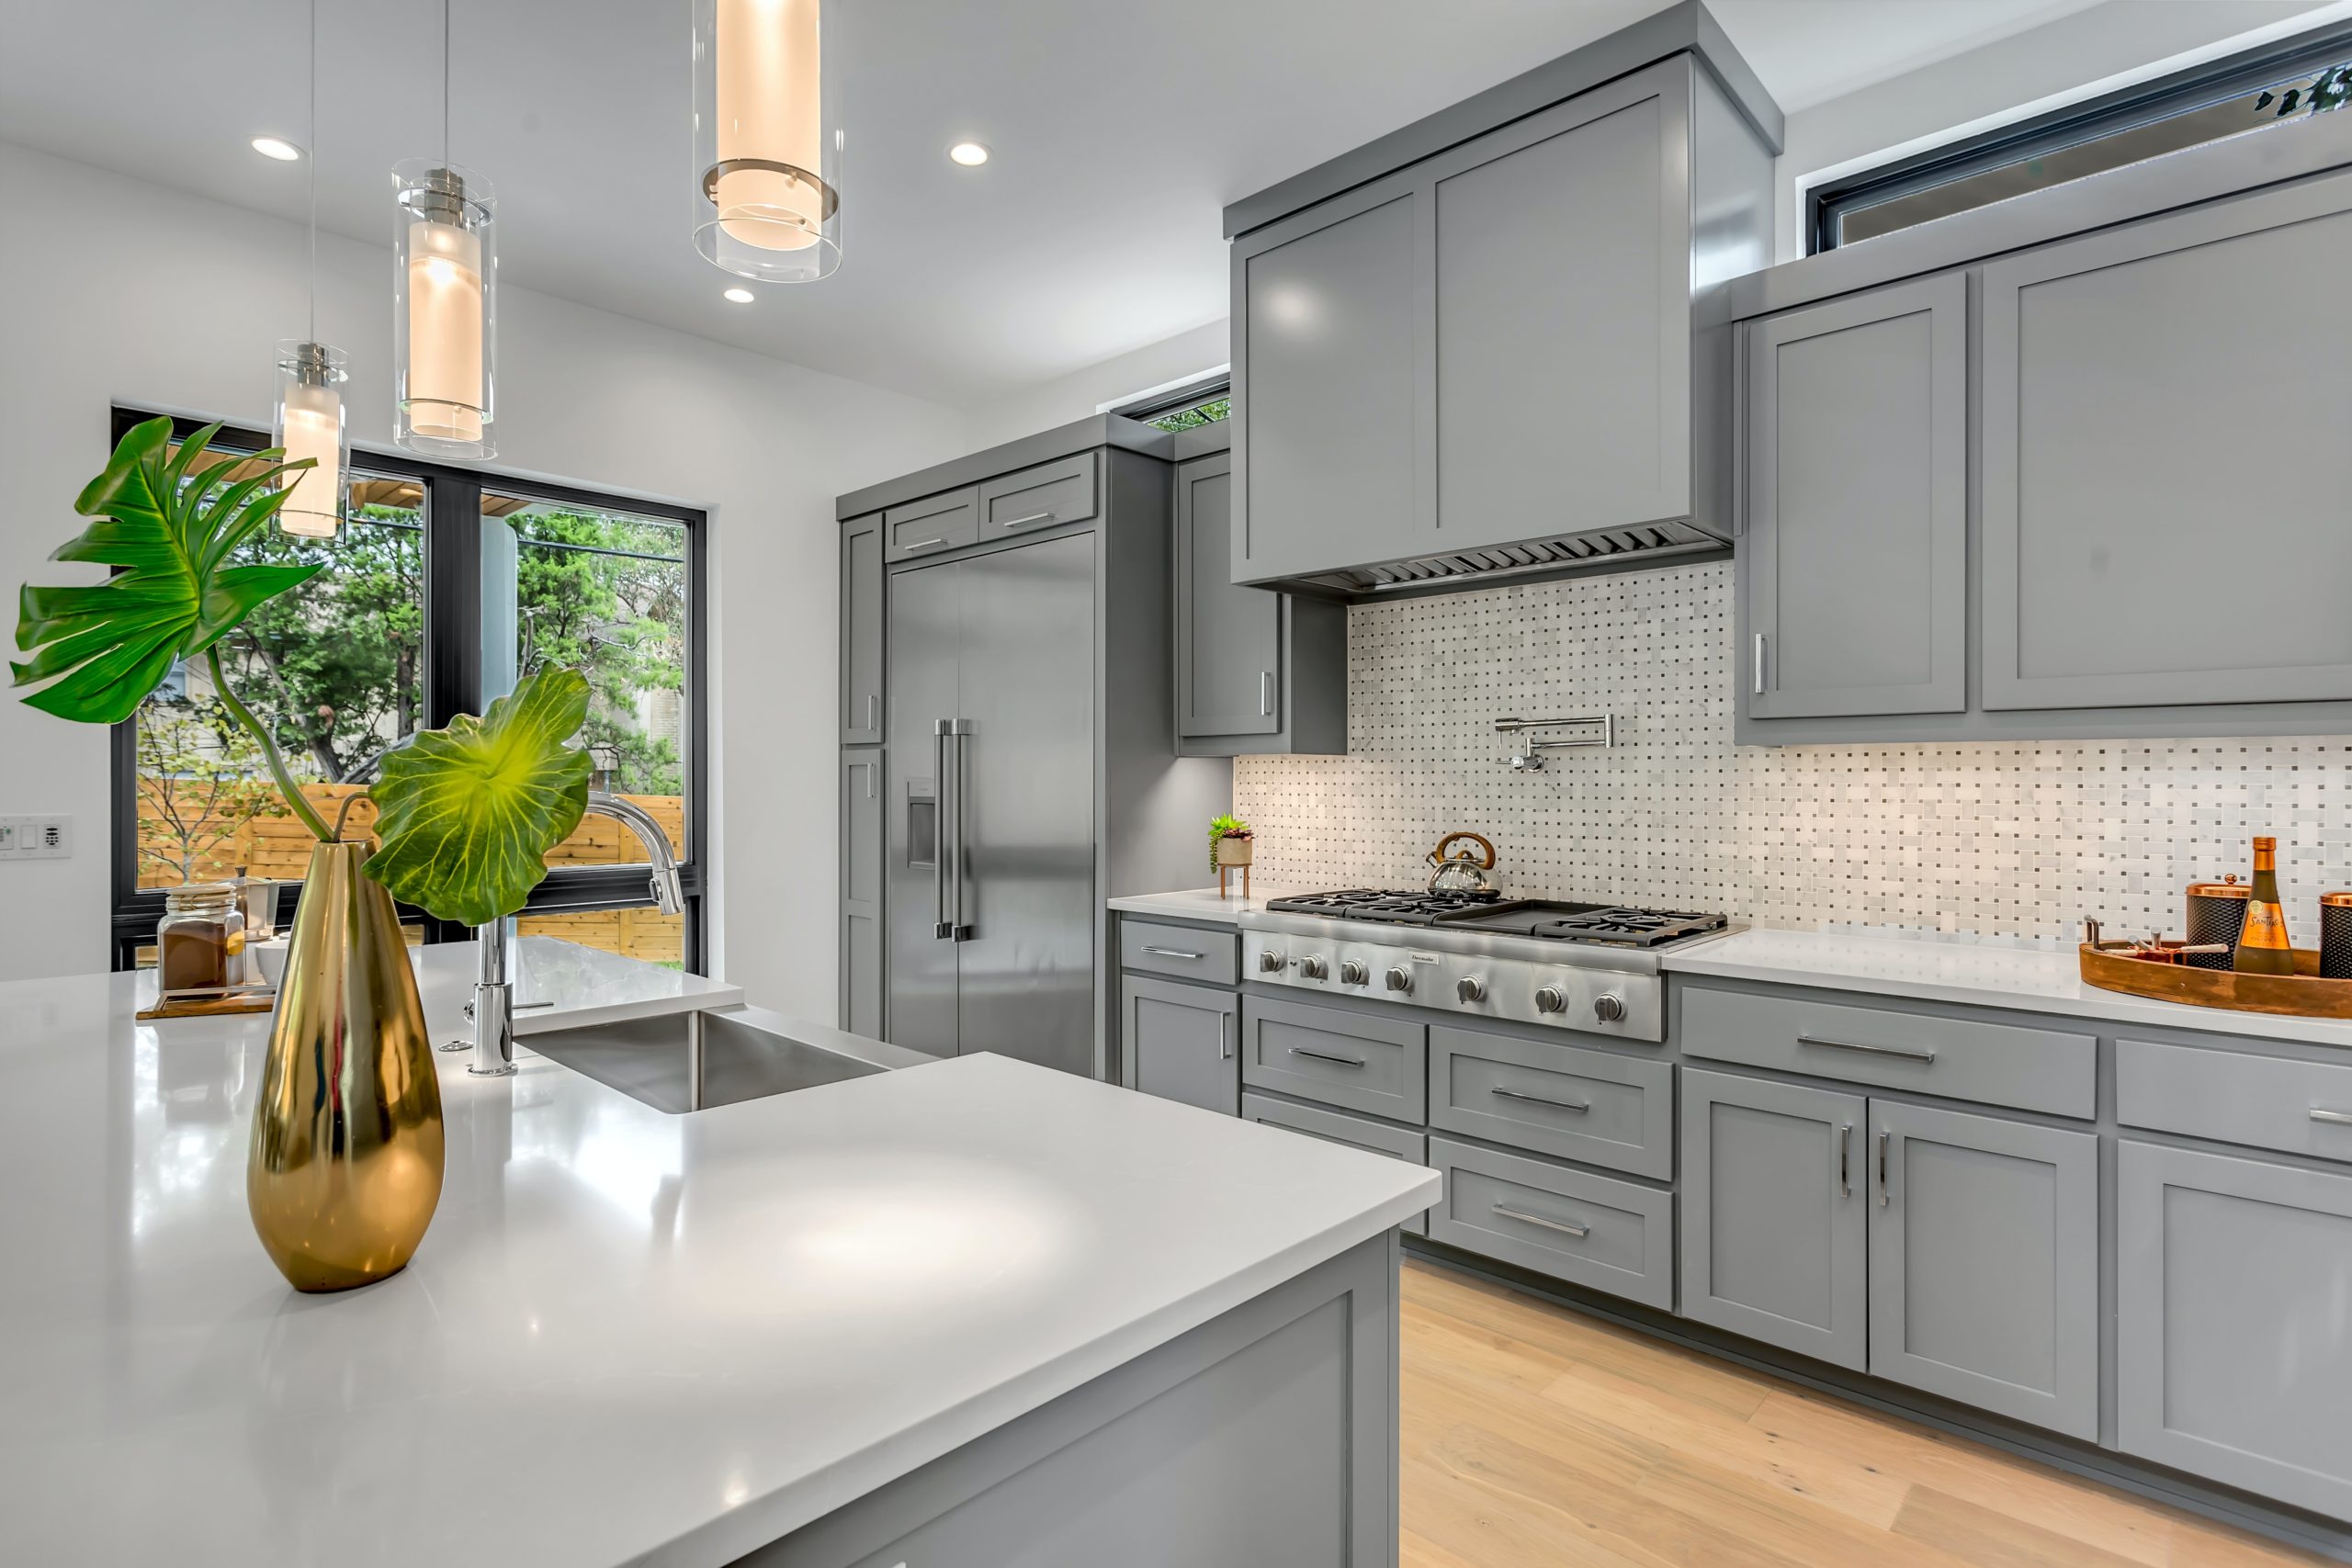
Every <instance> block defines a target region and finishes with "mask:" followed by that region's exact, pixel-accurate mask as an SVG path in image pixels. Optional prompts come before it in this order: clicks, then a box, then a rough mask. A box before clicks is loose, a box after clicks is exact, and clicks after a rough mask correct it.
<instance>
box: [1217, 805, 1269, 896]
mask: <svg viewBox="0 0 2352 1568" xmlns="http://www.w3.org/2000/svg"><path fill="white" fill-rule="evenodd" d="M1257 847H1258V840H1257V838H1256V836H1255V835H1254V834H1253V833H1251V832H1250V824H1249V823H1247V822H1244V821H1243V820H1241V818H1238V817H1232V816H1226V817H1217V818H1211V820H1210V822H1209V869H1210V870H1212V871H1214V872H1216V892H1217V897H1220V898H1222V897H1225V874H1226V873H1227V871H1229V870H1231V869H1232V868H1233V867H1235V866H1239V867H1240V868H1241V896H1242V897H1244V898H1247V897H1250V861H1251V860H1252V859H1254V858H1255V856H1256V852H1257Z"/></svg>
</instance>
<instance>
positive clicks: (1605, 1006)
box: [1592, 991, 1625, 1023]
mask: <svg viewBox="0 0 2352 1568" xmlns="http://www.w3.org/2000/svg"><path fill="white" fill-rule="evenodd" d="M1592 1016H1593V1017H1595V1018H1597V1019H1599V1020H1600V1021H1601V1022H1603V1023H1623V1021H1625V998H1623V997H1621V996H1619V995H1618V994H1617V993H1616V992H1614V991H1603V992H1601V993H1600V995H1599V996H1597V997H1595V998H1592Z"/></svg>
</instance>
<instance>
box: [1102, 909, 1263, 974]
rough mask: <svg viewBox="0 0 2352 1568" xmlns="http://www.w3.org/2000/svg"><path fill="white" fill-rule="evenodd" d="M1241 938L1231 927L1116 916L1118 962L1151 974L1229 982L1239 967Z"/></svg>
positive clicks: (1127, 967) (1123, 965)
mask: <svg viewBox="0 0 2352 1568" xmlns="http://www.w3.org/2000/svg"><path fill="white" fill-rule="evenodd" d="M1240 940H1241V939H1240V938H1239V937H1238V936H1236V935H1235V934H1234V933H1233V932H1231V931H1203V930H1201V929H1200V928H1199V927H1197V926H1163V925H1161V924H1159V922H1158V921H1156V920H1138V919H1133V918H1132V917H1129V916H1125V915H1122V916H1120V917H1119V964H1120V966H1121V967H1122V968H1126V969H1141V970H1144V971H1145V972H1147V973H1148V974H1153V975H1172V976H1175V977H1176V978H1178V979H1180V980H1197V981H1199V982H1200V983H1201V984H1202V985H1204V986H1230V985H1232V984H1233V981H1234V976H1235V974H1236V973H1237V972H1238V970H1239V968H1240V960H1239V959H1238V957H1237V956H1236V954H1237V953H1238V947H1239V943H1240Z"/></svg>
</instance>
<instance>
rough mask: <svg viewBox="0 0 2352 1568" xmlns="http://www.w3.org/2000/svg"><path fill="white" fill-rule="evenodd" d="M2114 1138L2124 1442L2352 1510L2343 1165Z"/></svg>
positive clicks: (2349, 1261) (2337, 1510)
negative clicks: (2308, 1165) (2275, 1160)
mask: <svg viewBox="0 0 2352 1568" xmlns="http://www.w3.org/2000/svg"><path fill="white" fill-rule="evenodd" d="M2117 1154H2118V1158H2117V1162H2116V1280H2115V1284H2116V1396H2117V1398H2116V1422H2117V1436H2118V1438H2119V1441H2120V1446H2121V1447H2122V1449H2123V1450H2124V1451H2125V1452H2126V1453H2131V1454H2136V1455H2138V1456H2140V1457H2141V1458H2143V1459H2148V1460H2154V1461H2156V1462H2157V1463H2159V1464H2167V1465H2171V1466H2173V1467H2175V1468H2176V1469H2179V1470H2185V1471H2188V1472H2190V1473H2192V1474H2196V1475H2202V1476H2206V1477H2209V1478H2211V1479H2212V1480H2215V1481H2219V1482H2222V1483H2227V1484H2229V1485H2232V1486H2242V1487H2245V1488H2246V1489H2247V1490H2249V1491H2253V1492H2258V1493H2260V1494H2262V1495H2265V1496H2269V1497H2276V1498H2278V1499H2280V1500H2281V1501H2284V1502H2288V1503H2292V1504H2297V1505H2300V1506H2302V1507H2306V1508H2314V1509H2317V1510H2318V1511H2319V1512H2321V1513H2324V1514H2327V1515H2331V1516H2333V1517H2336V1518H2340V1519H2341V1518H2352V1332H2347V1331H2346V1314H2347V1311H2352V1175H2343V1176H2338V1175H2335V1174H2331V1173H2328V1172H2323V1171H2313V1170H2304V1169H2300V1168H2291V1167H2288V1166H2280V1165H2272V1164H2269V1163H2267V1162H2266V1161H2262V1160H2253V1159H2238V1158H2234V1157H2232V1156H2226V1155H2214V1154H2203V1153H2199V1152H2197V1151H2194V1150H2189V1149H2178V1148H2169V1147H2160V1146H2157V1145H2152V1144H2142V1143H2135V1142H2132V1141H2130V1140H2128V1139H2127V1140H2125V1141H2124V1142H2123V1143H2122V1144H2121V1145H2120V1146H2119V1148H2118V1151H2117Z"/></svg>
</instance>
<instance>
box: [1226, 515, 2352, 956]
mask: <svg viewBox="0 0 2352 1568" xmlns="http://www.w3.org/2000/svg"><path fill="white" fill-rule="evenodd" d="M1731 649H1732V590H1731V566H1730V563H1729V562H1727V561H1709V562H1704V563H1702V564H1697V565H1686V566H1676V567H1666V568H1661V569H1657V570H1646V571H1634V572H1626V573H1623V574H1621V575H1617V576H1609V577H1591V578H1583V579H1577V580H1572V581H1562V582H1545V583H1535V584H1528V585H1520V586H1513V587H1498V588H1491V589H1487V590H1483V591H1480V592H1469V593H1458V594H1453V595H1451V596H1447V597H1440V598H1430V599H1413V600H1405V601H1401V602H1398V603H1396V604H1373V605H1363V606H1358V607H1356V608H1354V609H1351V611H1350V612H1349V620H1348V699H1349V701H1348V709H1349V714H1348V744H1349V754H1348V755H1347V756H1345V757H1244V758H1242V759H1240V760H1239V761H1238V762H1237V763H1236V765H1235V768H1234V780H1233V793H1234V806H1235V809H1236V810H1237V811H1238V813H1239V814H1240V815H1241V816H1242V817H1243V818H1246V819H1247V820H1248V821H1249V822H1250V824H1251V825H1252V826H1253V827H1254V828H1255V829H1257V832H1258V845H1257V874H1258V877H1259V879H1260V880H1261V881H1262V882H1263V883H1264V884H1265V885H1267V886H1300V887H1357V886H1390V887H1393V886H1419V883H1420V880H1421V879H1422V878H1423V877H1425V876H1426V874H1427V873H1428V869H1429V868H1428V867H1427V866H1426V865H1424V864H1423V863H1422V858H1421V857H1422V856H1423V855H1425V854H1427V853H1428V852H1429V851H1430V847H1431V846H1432V845H1434V844H1435V843H1436V842H1437V840H1438V836H1439V835H1440V834H1441V833H1444V832H1448V831H1452V830H1453V829H1472V830H1474V831H1476V832H1480V833H1484V834H1485V835H1486V836H1487V837H1488V838H1490V839H1492V840H1494V841H1495V845H1496V848H1497V850H1498V852H1499V854H1500V857H1501V870H1500V877H1501V881H1502V885H1503V886H1505V887H1507V888H1509V889H1510V890H1511V891H1512V892H1514V893H1522V894H1529V895H1533V896H1539V897H1575V898H1585V899H1592V898H1605V899H1610V900H1620V901H1623V902H1626V903H1633V904H1646V905H1650V906H1653V907H1661V908H1698V909H1720V910H1724V911H1726V912H1728V913H1730V914H1731V915H1733V916H1734V917H1736V918H1738V919H1746V920H1749V921H1752V922H1754V923H1756V924H1758V925H1769V926H1793V927H1813V926H1819V925H1838V926H1869V927H1892V928H1903V929H1908V930H1916V931H1941V932H1948V933H1952V934H1959V935H1970V936H1984V937H2006V938H2018V937H2024V938H2030V939H2034V940H2036V941H2040V942H2070V941H2072V940H2073V933H2074V932H2075V930H2076V928H2077V924H2078V922H2079V921H2080V919H2082V917H2083V916H2084V915H2086V914H2093V915H2097V916H2098V917H2099V918H2101V919H2105V920H2106V921H2107V922H2108V925H2109V929H2110V930H2111V931H2117V932H2120V933H2122V934H2138V933H2142V932H2144V931H2152V930H2156V929H2162V930H2164V931H2170V932H2177V931H2179V929H2180V926H2181V920H2182V909H2181V896H2182V889H2183V888H2184V887H2185V886H2187V885H2188V883H2190V882H2192V881H2196V880H2199V879H2201V878H2207V877H2218V876H2220V875H2222V874H2223V873H2225V872H2231V871H2235V872H2238V873H2240V874H2245V872H2246V870H2247V868H2248V865H2249V860H2250V850H2249V847H2248V843H2247V840H2249V839H2251V838H2252V837H2253V836H2254V835H2255V834H2256V833H2275V834H2277V835H2278V840H2279V851H2280V853H2279V860H2280V880H2281V883H2282V886H2283V889H2284V896H2285V898H2286V901H2287V912H2288V919H2289V922H2290V925H2291V926H2292V927H2293V929H2294V935H2295V938H2296V940H2297V941H2298V942H2301V943H2302V944H2303V945H2306V946H2315V945H2317V942H2318V934H2319V933H2318V917H2317V911H2316V908H2315V905H2314V900H2315V899H2316V898H2317V897H2318V896H2319V895H2320V894H2321V893H2322V892H2324V891H2328V890H2330V889H2334V888H2342V887H2352V814H2347V813H2346V810H2345V809H2344V807H2345V804H2346V801H2347V799H2352V740H2339V739H2301V738H2297V739H2257V740H2248V739H2213V740H2122V741H2116V740H2086V741H2071V742H2069V741H2045V742H2038V743H2030V744H2003V743H1991V742H1972V743H1968V744H1952V745H1886V746H1792V747H1784V748H1777V749H1776V748H1770V747H1758V746H1735V745H1733V744H1732V657H1731ZM1601 712H1608V713H1611V714H1613V715H1615V716H1616V719H1617V745H1616V746H1615V748H1613V749H1612V750H1598V749H1595V750H1562V751H1547V752H1544V753H1543V756H1544V770H1543V771H1542V772H1541V773H1513V772H1512V771H1511V770H1510V767H1509V765H1508V759H1509V758H1510V754H1511V751H1512V750H1513V747H1512V743H1511V739H1510V737H1508V736H1501V735H1497V734H1496V733H1495V731H1494V722H1495V720H1496V719H1498V718H1503V717H1514V716H1515V717H1521V718H1550V717H1556V716H1562V715H1569V714H1581V713H1601Z"/></svg>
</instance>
